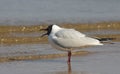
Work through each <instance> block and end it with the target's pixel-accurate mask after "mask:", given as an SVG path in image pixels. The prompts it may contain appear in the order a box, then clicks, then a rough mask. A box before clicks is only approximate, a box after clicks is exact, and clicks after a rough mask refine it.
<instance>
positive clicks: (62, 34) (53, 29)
mask: <svg viewBox="0 0 120 74" xmlns="http://www.w3.org/2000/svg"><path fill="white" fill-rule="evenodd" d="M41 30H44V31H47V32H46V33H45V34H42V35H41V37H44V36H45V35H48V41H49V43H50V44H51V45H52V46H53V47H54V48H56V49H58V50H62V51H66V52H68V60H67V62H68V63H70V62H71V51H72V50H74V49H75V48H80V47H84V46H95V45H103V44H102V43H101V42H100V41H99V40H98V39H95V38H91V37H88V36H86V35H85V34H83V33H81V32H79V31H77V30H75V29H68V28H62V27H60V26H58V25H56V24H52V25H49V26H48V27H47V28H45V29H41Z"/></svg>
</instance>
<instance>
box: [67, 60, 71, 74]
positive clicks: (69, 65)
mask: <svg viewBox="0 0 120 74" xmlns="http://www.w3.org/2000/svg"><path fill="white" fill-rule="evenodd" d="M67 65H68V74H72V68H71V62H69V63H67Z"/></svg>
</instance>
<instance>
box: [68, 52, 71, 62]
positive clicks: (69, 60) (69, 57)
mask: <svg viewBox="0 0 120 74" xmlns="http://www.w3.org/2000/svg"><path fill="white" fill-rule="evenodd" d="M70 62H71V51H68V64H69V63H70Z"/></svg>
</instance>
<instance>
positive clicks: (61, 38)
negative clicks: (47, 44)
mask: <svg viewBox="0 0 120 74" xmlns="http://www.w3.org/2000/svg"><path fill="white" fill-rule="evenodd" d="M53 41H54V42H55V43H56V44H58V45H59V46H61V47H66V48H72V47H81V46H86V45H97V44H99V43H100V42H99V41H98V40H97V39H94V38H90V37H86V36H85V35H84V34H82V33H80V32H78V31H76V30H74V29H65V30H61V31H58V32H57V33H56V34H55V38H53Z"/></svg>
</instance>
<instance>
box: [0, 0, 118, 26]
mask: <svg viewBox="0 0 120 74" xmlns="http://www.w3.org/2000/svg"><path fill="white" fill-rule="evenodd" d="M119 13H120V1H119V0H114V1H113V0H74V1H73V0H34V1H33V0H0V24H2V25H3V24H7V25H23V24H26V25H31V24H38V23H43V22H46V23H56V22H57V23H61V22H72V23H74V22H93V21H94V22H96V21H115V20H120V15H119Z"/></svg>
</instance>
